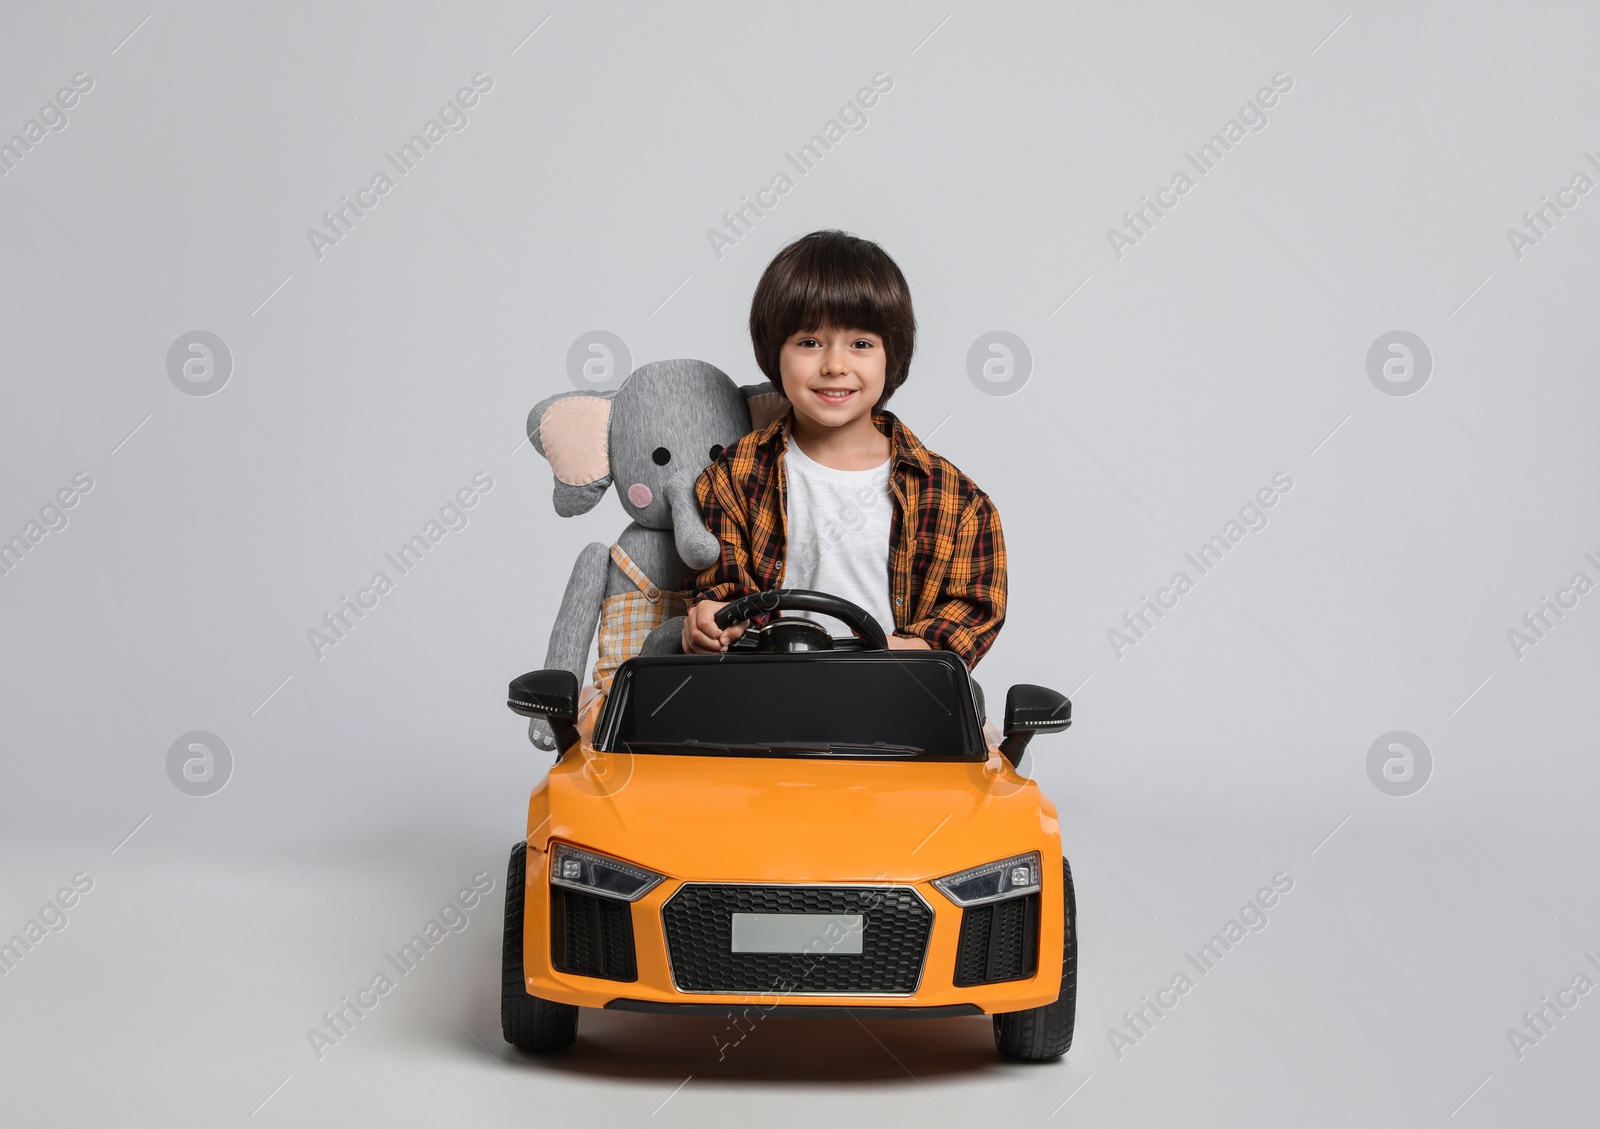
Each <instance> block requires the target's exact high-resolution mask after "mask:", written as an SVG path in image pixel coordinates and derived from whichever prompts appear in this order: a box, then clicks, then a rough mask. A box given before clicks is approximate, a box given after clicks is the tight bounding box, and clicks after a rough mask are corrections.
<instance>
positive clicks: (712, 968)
mask: <svg viewBox="0 0 1600 1129" xmlns="http://www.w3.org/2000/svg"><path fill="white" fill-rule="evenodd" d="M735 913H827V914H861V915H862V917H863V922H862V926H863V928H862V938H861V952H859V953H830V952H817V953H736V952H734V951H733V950H732V943H733V915H734V914H735ZM661 919H662V925H663V927H664V928H665V930H666V935H667V951H668V953H669V954H670V955H671V957H672V979H673V982H674V983H675V984H676V985H677V986H678V990H679V991H683V992H750V993H762V992H771V993H774V994H779V995H804V994H817V993H833V994H840V995H846V994H854V993H862V992H871V993H891V994H910V993H911V992H914V991H916V988H917V981H918V980H919V979H920V978H921V975H922V961H923V957H924V956H925V955H926V953H927V949H928V934H929V933H930V932H931V931H932V929H933V911H932V910H930V909H929V908H928V907H927V905H926V904H925V903H924V902H923V901H922V899H921V898H919V897H918V896H917V894H916V892H915V891H913V890H911V889H910V888H908V887H904V886H720V885H710V884H699V883H691V884H688V885H685V886H683V887H682V888H681V889H680V890H679V891H678V892H677V893H676V894H674V895H672V897H671V898H670V899H669V900H668V901H667V904H666V905H665V906H664V907H663V908H662V911H661Z"/></svg>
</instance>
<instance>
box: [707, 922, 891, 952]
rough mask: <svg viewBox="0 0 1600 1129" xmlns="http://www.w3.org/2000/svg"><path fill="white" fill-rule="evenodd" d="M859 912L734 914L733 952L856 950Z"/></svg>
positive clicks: (859, 937)
mask: <svg viewBox="0 0 1600 1129" xmlns="http://www.w3.org/2000/svg"><path fill="white" fill-rule="evenodd" d="M864 920H865V919H864V918H863V916H862V915H861V914H859V913H736V914H734V915H733V951H734V952H736V953H819V954H825V953H859V952H860V951H861V936H862V923H863V921H864Z"/></svg>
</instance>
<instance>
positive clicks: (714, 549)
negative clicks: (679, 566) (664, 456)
mask: <svg viewBox="0 0 1600 1129" xmlns="http://www.w3.org/2000/svg"><path fill="white" fill-rule="evenodd" d="M701 469H703V468H700V467H692V466H687V467H684V468H683V469H682V470H680V471H678V472H677V473H676V474H674V475H673V476H672V477H671V478H670V479H668V480H667V506H668V507H669V508H670V509H671V510H672V536H673V540H674V541H676V542H677V545H678V556H680V557H682V558H683V563H684V564H686V565H688V566H689V567H690V568H691V569H693V570H694V571H695V572H699V571H700V570H701V569H705V568H710V567H711V566H712V565H713V564H715V563H716V560H717V558H718V557H720V556H721V555H722V546H721V545H720V544H719V543H718V542H717V539H716V538H715V537H713V536H712V535H711V534H710V533H708V532H707V531H706V525H705V519H704V518H703V517H701V516H700V502H699V500H698V499H696V498H695V496H694V484H695V480H696V479H698V478H699V477H700V471H701Z"/></svg>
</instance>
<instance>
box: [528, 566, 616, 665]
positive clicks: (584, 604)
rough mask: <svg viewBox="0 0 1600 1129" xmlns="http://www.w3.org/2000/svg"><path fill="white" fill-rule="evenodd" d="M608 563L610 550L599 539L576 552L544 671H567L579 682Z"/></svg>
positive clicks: (597, 617)
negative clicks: (576, 557) (576, 556)
mask: <svg viewBox="0 0 1600 1129" xmlns="http://www.w3.org/2000/svg"><path fill="white" fill-rule="evenodd" d="M610 564H611V550H610V549H609V548H608V547H607V546H605V545H602V544H600V542H598V541H591V542H590V543H589V544H588V545H585V546H584V547H583V551H582V552H580V553H579V554H578V559H577V561H575V562H574V563H573V566H572V575H571V576H570V577H568V579H567V590H566V591H565V592H563V593H562V594H561V610H560V611H559V612H557V613H556V623H555V626H554V627H553V628H551V630H550V648H549V650H547V651H546V652H545V657H544V665H545V669H546V670H557V669H559V670H570V671H571V672H572V673H573V674H574V675H575V676H576V677H577V679H578V681H579V682H580V683H581V682H582V681H583V673H584V666H585V664H586V663H587V661H588V658H589V645H590V644H591V643H592V642H593V641H594V633H595V628H596V627H598V626H599V623H600V609H601V606H602V605H603V604H604V603H605V595H606V571H607V569H608V568H609V567H610Z"/></svg>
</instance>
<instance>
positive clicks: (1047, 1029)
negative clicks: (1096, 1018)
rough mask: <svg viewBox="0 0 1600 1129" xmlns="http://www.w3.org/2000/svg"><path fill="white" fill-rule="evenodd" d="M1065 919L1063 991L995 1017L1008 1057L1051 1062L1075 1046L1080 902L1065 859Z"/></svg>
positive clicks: (1001, 1047) (998, 1043)
mask: <svg viewBox="0 0 1600 1129" xmlns="http://www.w3.org/2000/svg"><path fill="white" fill-rule="evenodd" d="M1061 880H1062V884H1063V886H1064V887H1065V891H1064V896H1063V898H1062V902H1061V905H1062V909H1063V915H1064V916H1065V918H1066V921H1065V922H1064V923H1063V929H1062V937H1061V940H1062V944H1061V995H1060V996H1058V997H1057V998H1056V1002H1055V1003H1053V1004H1045V1005H1044V1006H1043V1007H1031V1008H1028V1009H1027V1010H1026V1011H1008V1012H1002V1013H1001V1014H999V1015H997V1016H995V1017H994V1045H995V1046H996V1048H998V1049H999V1051H1000V1053H1001V1054H1002V1055H1004V1056H1005V1057H1006V1058H1012V1059H1018V1060H1020V1061H1022V1062H1049V1061H1050V1060H1052V1059H1057V1058H1060V1057H1061V1056H1062V1055H1064V1054H1066V1053H1067V1048H1068V1047H1070V1046H1072V1024H1073V1020H1074V1019H1075V1017H1076V1014H1077V1007H1078V929H1077V918H1078V902H1077V898H1076V897H1075V896H1074V895H1073V892H1072V868H1071V866H1069V865H1068V863H1067V860H1066V859H1062V860H1061Z"/></svg>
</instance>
